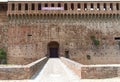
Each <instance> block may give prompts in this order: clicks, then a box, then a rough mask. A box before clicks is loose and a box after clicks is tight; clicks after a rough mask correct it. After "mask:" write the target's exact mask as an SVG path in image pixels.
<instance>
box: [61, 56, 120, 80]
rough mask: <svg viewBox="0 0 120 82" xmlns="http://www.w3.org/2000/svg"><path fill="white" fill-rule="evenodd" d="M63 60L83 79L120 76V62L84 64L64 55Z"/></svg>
mask: <svg viewBox="0 0 120 82" xmlns="http://www.w3.org/2000/svg"><path fill="white" fill-rule="evenodd" d="M61 61H62V62H63V63H65V64H66V65H67V66H68V67H69V68H70V69H72V70H73V71H74V72H75V73H76V74H77V75H78V76H79V77H80V78H81V79H101V78H114V77H120V64H105V65H82V64H80V63H77V62H75V61H72V60H70V59H67V58H64V57H61Z"/></svg>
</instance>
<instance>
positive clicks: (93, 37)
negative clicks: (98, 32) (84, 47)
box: [90, 36, 100, 46]
mask: <svg viewBox="0 0 120 82" xmlns="http://www.w3.org/2000/svg"><path fill="white" fill-rule="evenodd" d="M90 38H91V40H92V41H93V44H94V45H95V46H99V45H100V41H99V40H97V39H96V38H95V36H91V37H90Z"/></svg>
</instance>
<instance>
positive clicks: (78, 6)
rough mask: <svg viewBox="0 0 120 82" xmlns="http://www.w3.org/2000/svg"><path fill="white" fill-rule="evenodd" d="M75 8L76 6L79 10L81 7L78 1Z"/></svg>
mask: <svg viewBox="0 0 120 82" xmlns="http://www.w3.org/2000/svg"><path fill="white" fill-rule="evenodd" d="M77 8H78V9H77V10H78V11H79V10H80V8H81V5H80V3H78V5H77Z"/></svg>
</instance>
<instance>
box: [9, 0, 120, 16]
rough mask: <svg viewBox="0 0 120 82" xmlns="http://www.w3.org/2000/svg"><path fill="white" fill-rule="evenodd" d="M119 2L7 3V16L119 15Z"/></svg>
mask: <svg viewBox="0 0 120 82" xmlns="http://www.w3.org/2000/svg"><path fill="white" fill-rule="evenodd" d="M119 13H120V1H95V0H94V1H84V0H83V1H49V2H48V1H8V10H7V15H41V14H42V15H48V14H53V15H61V14H63V15H65V14H66V15H69V14H77V15H80V14H81V15H82V14H119Z"/></svg>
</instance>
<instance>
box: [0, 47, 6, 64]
mask: <svg viewBox="0 0 120 82" xmlns="http://www.w3.org/2000/svg"><path fill="white" fill-rule="evenodd" d="M0 63H1V64H5V63H6V52H5V51H4V50H3V49H0Z"/></svg>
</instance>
